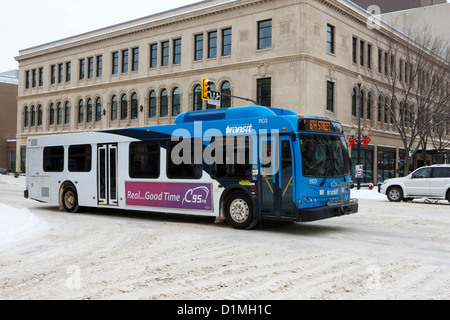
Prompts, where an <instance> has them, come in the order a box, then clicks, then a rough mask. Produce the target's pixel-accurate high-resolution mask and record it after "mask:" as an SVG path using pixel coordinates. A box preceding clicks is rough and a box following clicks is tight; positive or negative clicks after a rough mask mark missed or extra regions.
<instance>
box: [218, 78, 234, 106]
mask: <svg viewBox="0 0 450 320" xmlns="http://www.w3.org/2000/svg"><path fill="white" fill-rule="evenodd" d="M220 92H221V93H222V96H221V100H222V101H221V107H222V108H231V97H230V95H231V84H230V82H228V81H225V82H224V83H222V87H221V88H220ZM224 94H225V95H224Z"/></svg>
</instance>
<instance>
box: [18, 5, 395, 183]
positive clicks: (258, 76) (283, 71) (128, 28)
mask: <svg viewBox="0 0 450 320" xmlns="http://www.w3.org/2000/svg"><path fill="white" fill-rule="evenodd" d="M389 32H390V31H386V30H381V31H380V30H379V29H377V28H369V27H368V15H367V13H366V12H363V11H361V10H360V9H359V8H357V7H355V6H354V5H352V3H351V2H348V1H344V0H329V1H325V0H283V1H275V0H235V1H225V0H211V1H202V2H199V3H197V4H194V5H190V6H187V7H183V8H179V9H176V10H171V11H168V12H164V13H161V14H157V15H154V16H149V17H144V18H142V19H138V20H134V21H130V22H126V23H123V24H119V25H116V26H112V27H108V28H104V29H101V30H97V31H93V32H91V33H87V34H82V35H78V36H74V37H72V38H69V39H63V40H59V41H55V42H53V43H49V44H43V45H41V46H37V47H34V48H29V49H25V50H22V51H20V54H19V56H18V57H17V58H16V60H17V61H18V62H19V67H20V82H19V98H18V113H17V118H18V120H17V125H18V129H17V145H18V150H19V148H22V154H23V146H25V144H26V140H27V138H28V137H30V136H34V135H47V134H56V133H69V132H83V131H90V130H103V129H113V128H125V127H135V126H152V125H159V124H167V123H172V122H173V121H174V119H175V118H176V116H177V115H178V114H179V113H181V112H186V111H192V110H201V109H208V108H216V107H215V106H210V105H208V104H207V103H206V102H204V101H202V100H201V80H202V78H209V79H210V80H212V81H214V83H215V89H216V90H218V91H222V92H225V93H231V94H233V95H236V96H241V97H247V98H251V99H253V100H256V101H257V102H258V103H259V104H262V105H266V106H273V107H280V108H286V109H291V110H293V111H296V112H299V113H301V114H309V115H317V116H323V117H328V118H333V119H339V120H340V121H341V122H342V123H343V124H344V125H345V126H346V127H347V128H348V127H350V126H353V125H355V124H356V125H357V123H358V116H357V114H356V105H355V104H356V96H355V94H356V88H357V87H356V84H355V82H356V79H357V77H358V75H361V76H362V79H363V84H362V92H363V103H364V112H363V116H362V124H363V125H368V126H371V127H372V128H373V135H372V143H371V144H370V145H369V146H368V147H367V148H365V149H364V164H365V165H366V178H365V182H374V183H376V182H377V181H382V180H384V179H386V178H387V177H390V176H393V175H396V174H398V173H399V169H401V168H400V165H399V164H398V161H397V159H399V158H401V154H402V150H401V148H402V144H401V141H400V140H399V139H398V135H397V134H396V133H395V130H394V128H393V126H392V125H391V124H390V123H389V121H383V120H382V117H381V118H380V117H378V118H377V116H378V115H377V110H376V107H375V105H376V101H377V99H378V97H377V96H376V93H375V91H374V90H373V89H372V87H371V83H372V80H371V79H372V78H373V75H374V74H375V77H376V78H377V79H379V81H383V79H384V78H383V74H382V72H378V71H377V70H378V69H377V66H378V65H379V64H380V63H384V61H383V62H382V61H378V60H377V58H378V52H379V50H384V49H386V48H384V47H383V44H382V43H381V42H380V41H379V38H380V36H383V37H385V36H386V33H389ZM248 104H249V102H246V101H243V100H236V99H226V98H223V99H222V107H236V106H243V105H248ZM20 153H21V152H20V151H18V155H17V157H18V159H19V157H20ZM18 163H20V161H18ZM19 169H20V168H19Z"/></svg>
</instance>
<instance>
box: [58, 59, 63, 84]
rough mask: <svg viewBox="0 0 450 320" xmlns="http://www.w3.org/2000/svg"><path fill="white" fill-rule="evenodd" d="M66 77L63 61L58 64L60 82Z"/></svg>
mask: <svg viewBox="0 0 450 320" xmlns="http://www.w3.org/2000/svg"><path fill="white" fill-rule="evenodd" d="M63 78H64V65H63V64H62V63H60V64H58V83H63Z"/></svg>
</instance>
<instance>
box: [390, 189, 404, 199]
mask: <svg viewBox="0 0 450 320" xmlns="http://www.w3.org/2000/svg"><path fill="white" fill-rule="evenodd" d="M387 197H388V199H389V201H391V202H399V201H402V199H403V191H402V188H400V187H390V188H389V189H388V191H387Z"/></svg>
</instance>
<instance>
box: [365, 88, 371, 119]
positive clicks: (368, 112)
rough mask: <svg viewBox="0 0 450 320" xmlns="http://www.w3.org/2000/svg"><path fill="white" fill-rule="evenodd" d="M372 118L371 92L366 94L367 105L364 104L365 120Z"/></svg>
mask: <svg viewBox="0 0 450 320" xmlns="http://www.w3.org/2000/svg"><path fill="white" fill-rule="evenodd" d="M371 118H372V92H369V93H368V94H367V103H366V119H367V120H370V119H371Z"/></svg>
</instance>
